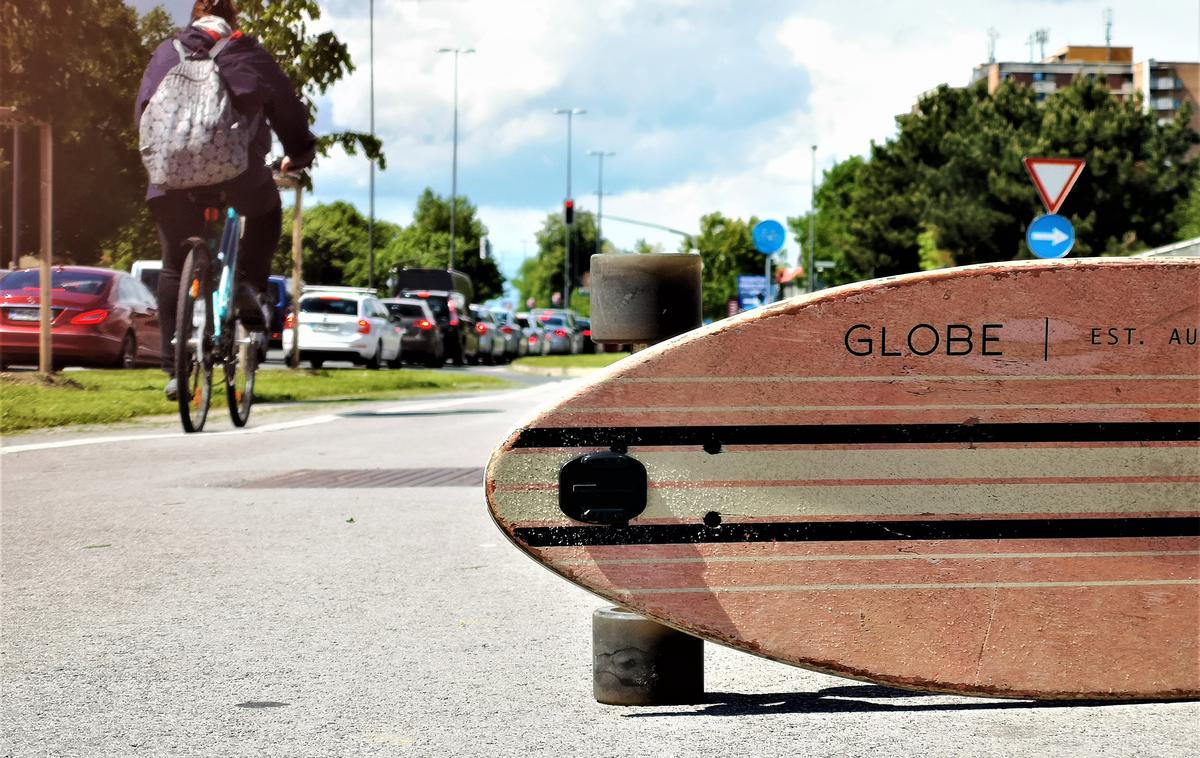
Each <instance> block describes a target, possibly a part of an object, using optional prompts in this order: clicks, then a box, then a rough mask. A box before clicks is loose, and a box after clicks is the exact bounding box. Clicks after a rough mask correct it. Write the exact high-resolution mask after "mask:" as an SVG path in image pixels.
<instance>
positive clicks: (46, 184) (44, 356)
mask: <svg viewBox="0 0 1200 758" xmlns="http://www.w3.org/2000/svg"><path fill="white" fill-rule="evenodd" d="M41 137H42V144H41V159H42V172H41V173H42V176H41V189H42V228H41V236H42V260H41V267H40V271H39V277H38V278H39V280H40V281H39V285H40V286H39V290H40V291H39V296H40V298H41V303H40V307H39V308H38V311H39V319H38V320H39V322H40V323H39V328H38V371H41V372H42V373H43V374H48V373H50V372H51V371H53V370H54V357H53V353H52V350H53V345H52V343H51V340H50V313H51V311H50V305H51V303H50V297H51V295H50V277H51V276H52V272H51V268H50V256H51V254H52V251H53V249H54V208H53V205H52V203H53V202H54V141H53V132H52V131H51V130H50V125H49V124H42V126H41Z"/></svg>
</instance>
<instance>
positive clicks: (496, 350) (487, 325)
mask: <svg viewBox="0 0 1200 758" xmlns="http://www.w3.org/2000/svg"><path fill="white" fill-rule="evenodd" d="M470 310H471V316H472V317H474V319H475V333H476V334H478V335H479V362H480V363H487V364H489V365H490V364H494V363H503V362H504V337H505V335H504V334H503V333H502V332H501V331H500V325H499V324H498V323H496V317H495V316H493V315H492V312H491V311H490V310H488V309H487V308H484V307H483V306H482V305H472V306H471V309H470Z"/></svg>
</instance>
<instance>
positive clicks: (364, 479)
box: [239, 468, 483, 489]
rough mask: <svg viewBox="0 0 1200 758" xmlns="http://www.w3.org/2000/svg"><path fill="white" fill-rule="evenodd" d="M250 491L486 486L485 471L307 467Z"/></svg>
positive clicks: (256, 483)
mask: <svg viewBox="0 0 1200 758" xmlns="http://www.w3.org/2000/svg"><path fill="white" fill-rule="evenodd" d="M239 486H240V487H245V488H250V489H279V488H308V489H349V488H367V487H482V486H483V469H481V468H361V469H360V468H349V469H346V468H335V469H312V468H304V469H298V470H296V471H288V472H286V473H283V474H277V475H275V476H269V477H267V478H266V479H254V480H251V481H249V482H243V483H242V484H240V485H239Z"/></svg>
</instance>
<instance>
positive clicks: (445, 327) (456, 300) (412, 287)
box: [394, 268, 479, 366]
mask: <svg viewBox="0 0 1200 758" xmlns="http://www.w3.org/2000/svg"><path fill="white" fill-rule="evenodd" d="M474 293H475V287H474V285H473V284H472V283H471V277H469V276H467V275H466V274H464V273H463V272H461V271H455V270H454V269H437V268H406V269H402V270H401V271H399V272H398V273H397V274H396V288H395V293H394V294H395V295H396V296H398V297H416V298H420V299H422V300H425V301H427V302H428V303H429V307H430V309H431V310H432V311H433V315H434V316H435V317H436V318H437V324H438V329H440V330H441V332H442V343H443V345H444V346H445V352H446V358H447V359H448V360H450V361H451V362H452V363H454V365H455V366H461V365H463V364H464V363H474V362H475V361H476V360H477V359H478V354H479V338H478V334H477V333H476V332H475V320H474V318H473V317H472V316H471V311H470V309H469V308H468V307H467V303H469V302H470V301H471V298H472V297H474Z"/></svg>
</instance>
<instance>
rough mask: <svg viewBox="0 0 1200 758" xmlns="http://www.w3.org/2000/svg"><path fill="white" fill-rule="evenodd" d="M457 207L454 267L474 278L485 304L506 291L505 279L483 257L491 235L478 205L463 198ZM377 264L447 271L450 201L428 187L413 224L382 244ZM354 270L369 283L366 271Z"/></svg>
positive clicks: (494, 265)
mask: <svg viewBox="0 0 1200 758" xmlns="http://www.w3.org/2000/svg"><path fill="white" fill-rule="evenodd" d="M456 206H457V212H456V215H455V223H454V231H455V235H456V237H455V240H456V241H455V258H454V268H456V269H458V270H459V271H462V272H463V273H465V274H467V275H468V276H470V277H471V281H472V282H473V283H474V285H475V299H476V300H477V301H479V302H483V301H484V300H488V299H490V298H493V297H496V296H497V295H499V294H500V293H501V292H502V291H503V287H504V277H503V276H502V275H501V274H500V269H499V268H498V267H497V266H496V262H495V261H494V260H492V259H484V258H481V257H480V255H479V241H480V240H481V239H483V238H484V237H486V236H487V227H486V226H484V224H483V222H481V221H480V220H479V218H478V217H477V216H476V213H477V212H478V211H477V210H476V208H475V206H474V205H473V204H472V203H471V202H470V200H468V199H467V198H465V197H462V196H460V197H459V198H458V202H457V203H456ZM376 261H377V265H378V266H379V267H380V269H381V270H383V271H388V270H390V269H392V268H396V269H402V268H405V267H406V266H407V267H420V268H445V267H446V266H447V264H448V263H449V261H450V200H449V199H448V198H444V197H442V196H441V195H438V194H437V193H435V192H434V191H433V190H432V189H430V188H428V187H426V188H425V191H424V192H422V193H421V196H420V197H419V198H417V207H416V209H415V210H414V211H413V220H412V224H410V225H409V226H408V227H406V228H404V229H402V230H399V231H398V232H397V234H396V235H395V236H394V237H393V238H392V239H391V240H388V241H384V242H381V243H380V250H379V252H378V253H377V255H376ZM363 262H364V264H365V259H364V261H363ZM352 271H353V272H354V273H355V274H356V275H358V276H359V277H360V278H361V279H362V280H363V281H365V280H366V272H365V268H363V269H362V270H361V272H360V271H359V269H358V268H357V267H356V268H353V269H352Z"/></svg>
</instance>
